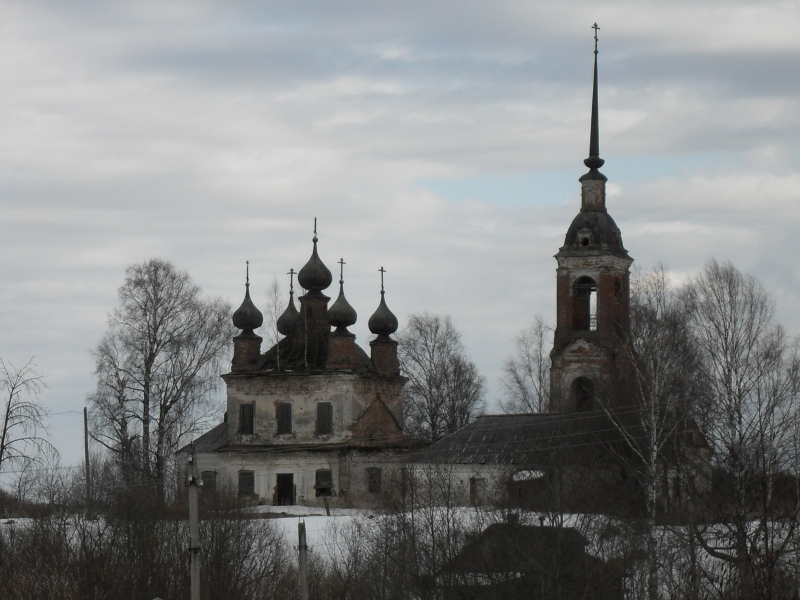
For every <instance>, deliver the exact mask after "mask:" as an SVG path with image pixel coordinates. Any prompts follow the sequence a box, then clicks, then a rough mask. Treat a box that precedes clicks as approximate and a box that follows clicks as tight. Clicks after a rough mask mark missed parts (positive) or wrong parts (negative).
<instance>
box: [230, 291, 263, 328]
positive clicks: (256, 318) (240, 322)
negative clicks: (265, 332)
mask: <svg viewBox="0 0 800 600" xmlns="http://www.w3.org/2000/svg"><path fill="white" fill-rule="evenodd" d="M231 320H232V321H233V325H234V327H237V328H238V329H241V330H242V331H245V332H250V333H252V331H253V330H254V329H257V328H259V327H261V324H262V323H263V322H264V315H262V314H261V311H260V310H258V308H256V305H255V304H253V301H252V300H251V299H250V283H249V282H248V283H246V284H245V292H244V301H243V302H242V305H241V306H240V307H239V308H237V309H236V311H235V312H234V313H233V317H232V318H231Z"/></svg>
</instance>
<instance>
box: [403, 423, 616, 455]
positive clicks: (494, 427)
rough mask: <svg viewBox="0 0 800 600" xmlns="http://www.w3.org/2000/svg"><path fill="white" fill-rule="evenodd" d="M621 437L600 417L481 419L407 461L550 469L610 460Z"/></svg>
mask: <svg viewBox="0 0 800 600" xmlns="http://www.w3.org/2000/svg"><path fill="white" fill-rule="evenodd" d="M619 440H620V434H619V432H618V431H617V430H616V428H615V427H614V426H613V424H612V423H611V422H610V421H609V419H608V417H607V416H606V415H605V414H604V413H603V412H601V411H593V412H582V413H572V414H554V413H532V414H522V415H486V416H482V417H478V418H477V419H476V420H475V421H473V422H472V423H470V424H469V425H467V426H466V427H463V428H462V429H460V430H458V431H456V432H455V433H452V434H450V435H448V436H447V437H444V438H442V439H441V440H439V441H437V442H435V443H434V444H432V445H431V446H429V447H428V448H426V449H424V450H421V451H420V452H418V453H416V454H415V455H414V456H413V457H412V459H411V460H412V461H413V462H419V463H449V464H507V465H531V466H536V465H542V466H552V465H554V464H557V463H558V462H559V461H560V460H564V461H567V462H577V463H584V462H587V461H591V462H593V463H595V464H596V463H597V461H598V460H600V461H603V460H604V458H610V456H608V454H609V453H608V452H607V451H606V450H607V448H608V445H609V444H614V443H617V442H618V441H619Z"/></svg>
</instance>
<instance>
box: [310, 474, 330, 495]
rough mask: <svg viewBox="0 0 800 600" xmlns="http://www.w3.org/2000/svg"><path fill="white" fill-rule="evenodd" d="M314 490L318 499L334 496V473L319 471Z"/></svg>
mask: <svg viewBox="0 0 800 600" xmlns="http://www.w3.org/2000/svg"><path fill="white" fill-rule="evenodd" d="M314 489H315V490H316V493H317V494H316V495H317V497H320V496H333V472H332V471H331V470H330V469H319V470H318V471H317V476H316V479H315V484H314Z"/></svg>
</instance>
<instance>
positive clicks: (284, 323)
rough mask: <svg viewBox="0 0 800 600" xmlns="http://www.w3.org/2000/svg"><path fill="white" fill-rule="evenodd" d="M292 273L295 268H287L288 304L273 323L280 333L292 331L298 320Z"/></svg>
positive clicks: (284, 333)
mask: <svg viewBox="0 0 800 600" xmlns="http://www.w3.org/2000/svg"><path fill="white" fill-rule="evenodd" d="M294 274H295V270H294V269H293V268H292V269H289V273H288V275H289V304H287V305H286V310H284V311H283V313H282V314H281V316H280V317H278V320H277V321H276V323H275V327H276V328H277V329H278V333H280V334H281V335H289V334H290V333H292V332H293V331H294V330H295V328H296V327H297V323H298V322H299V320H300V313H299V312H298V310H297V307H295V305H294Z"/></svg>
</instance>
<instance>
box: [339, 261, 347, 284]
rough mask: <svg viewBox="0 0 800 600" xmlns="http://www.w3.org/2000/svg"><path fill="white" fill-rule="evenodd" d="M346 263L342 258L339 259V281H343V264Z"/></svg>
mask: <svg viewBox="0 0 800 600" xmlns="http://www.w3.org/2000/svg"><path fill="white" fill-rule="evenodd" d="M346 264H347V263H346V262H344V259H343V258H340V259H339V283H344V266H345V265H346Z"/></svg>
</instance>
